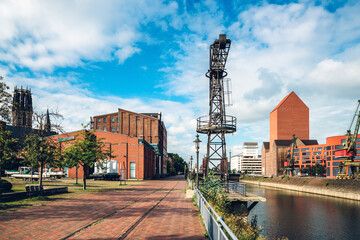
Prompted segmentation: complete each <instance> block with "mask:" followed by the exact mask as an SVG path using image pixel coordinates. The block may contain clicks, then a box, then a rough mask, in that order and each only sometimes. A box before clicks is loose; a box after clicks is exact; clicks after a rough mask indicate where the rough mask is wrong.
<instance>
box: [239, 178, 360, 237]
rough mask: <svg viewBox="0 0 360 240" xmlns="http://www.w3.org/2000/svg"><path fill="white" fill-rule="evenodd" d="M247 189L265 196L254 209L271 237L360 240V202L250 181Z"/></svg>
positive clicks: (254, 212)
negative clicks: (259, 184)
mask: <svg viewBox="0 0 360 240" xmlns="http://www.w3.org/2000/svg"><path fill="white" fill-rule="evenodd" d="M246 187H247V191H248V192H250V193H254V194H256V195H258V196H262V197H265V198H266V202H265V203H258V204H257V205H256V206H255V208H253V209H252V210H251V213H250V215H249V222H250V220H251V219H252V217H253V216H254V215H255V214H256V215H257V219H258V226H261V228H262V231H261V234H262V235H264V236H265V237H266V238H268V239H277V238H280V237H283V236H284V237H288V238H289V240H293V239H301V240H305V239H326V240H330V239H336V240H355V239H356V240H358V239H360V201H353V200H346V199H339V198H332V197H325V196H319V195H314V194H307V193H300V192H295V191H288V190H278V189H272V188H260V187H257V186H256V185H249V184H247V186H246Z"/></svg>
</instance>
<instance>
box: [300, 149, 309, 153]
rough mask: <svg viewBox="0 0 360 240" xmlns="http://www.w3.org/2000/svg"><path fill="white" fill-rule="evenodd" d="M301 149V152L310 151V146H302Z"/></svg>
mask: <svg viewBox="0 0 360 240" xmlns="http://www.w3.org/2000/svg"><path fill="white" fill-rule="evenodd" d="M301 151H302V152H306V151H310V148H302V149H301Z"/></svg>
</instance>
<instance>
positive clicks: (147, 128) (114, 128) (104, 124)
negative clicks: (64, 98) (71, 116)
mask: <svg viewBox="0 0 360 240" xmlns="http://www.w3.org/2000/svg"><path fill="white" fill-rule="evenodd" d="M92 125H93V126H92V127H93V129H96V130H102V131H107V132H113V133H119V134H124V135H127V136H131V137H136V138H139V139H144V140H145V141H146V142H148V143H150V144H151V145H152V146H153V147H154V148H155V151H156V152H157V161H156V173H157V175H166V159H167V131H166V128H165V124H164V122H163V121H162V120H161V113H135V112H131V111H128V110H124V109H121V108H119V109H118V112H116V113H109V114H104V115H98V116H94V117H93V123H92Z"/></svg>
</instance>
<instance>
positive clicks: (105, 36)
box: [0, 0, 360, 159]
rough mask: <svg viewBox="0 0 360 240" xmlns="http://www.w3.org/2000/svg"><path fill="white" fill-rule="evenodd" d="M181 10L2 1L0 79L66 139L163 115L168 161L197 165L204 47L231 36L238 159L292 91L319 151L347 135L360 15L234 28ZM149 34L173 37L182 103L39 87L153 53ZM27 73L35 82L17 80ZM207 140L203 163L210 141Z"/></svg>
mask: <svg viewBox="0 0 360 240" xmlns="http://www.w3.org/2000/svg"><path fill="white" fill-rule="evenodd" d="M179 5H180V4H179ZM179 5H178V4H177V3H174V2H169V3H167V4H163V3H162V2H161V1H155V0H154V1H145V0H144V1H106V2H101V3H100V2H96V1H93V2H88V1H87V2H83V1H77V2H73V1H55V2H54V1H52V2H51V3H50V2H47V1H31V2H30V1H22V2H21V3H19V2H16V1H2V2H1V3H0V22H1V23H2V27H1V28H0V61H1V64H2V65H0V73H1V74H2V75H4V76H5V77H7V81H9V84H10V85H11V86H13V85H15V84H17V85H23V86H30V87H31V88H32V89H33V93H34V99H35V100H36V105H38V106H39V108H40V109H45V108H46V107H47V106H51V107H54V108H55V107H56V106H58V107H59V110H60V111H61V112H62V113H63V114H64V116H66V119H65V121H64V125H66V126H67V128H68V129H69V130H73V129H78V128H79V126H80V123H82V122H84V121H88V119H89V116H93V115H96V114H102V113H107V112H114V111H116V108H117V107H121V108H125V109H129V110H132V111H137V112H149V111H155V112H162V113H163V118H164V121H165V124H166V126H167V129H168V149H169V151H174V152H178V153H180V154H183V155H184V158H186V159H188V158H189V157H190V155H191V154H192V155H194V145H193V142H192V141H193V140H194V139H195V127H196V118H197V117H198V116H201V115H207V114H208V79H207V78H206V77H205V76H204V74H205V73H206V71H207V70H208V64H209V63H208V61H209V56H208V52H209V45H210V44H211V43H212V42H213V41H214V40H215V39H216V38H217V37H218V34H219V33H227V35H228V37H229V38H230V39H231V40H232V46H231V49H230V55H229V59H228V62H227V71H228V73H229V77H230V78H231V79H232V86H233V89H232V92H233V103H234V105H233V107H231V108H228V109H227V113H228V114H230V115H234V116H236V117H237V119H238V132H237V134H235V135H234V136H231V135H229V137H227V139H228V145H227V146H228V150H229V149H233V151H234V152H233V153H232V154H233V155H234V154H236V153H237V152H236V151H237V150H238V149H240V148H239V146H241V145H242V143H243V142H244V141H266V140H268V137H269V120H268V118H269V113H270V112H271V111H272V109H273V108H274V107H275V106H276V105H277V104H278V102H279V101H280V100H281V99H282V98H283V97H285V96H286V95H287V94H288V93H289V92H291V91H293V90H294V91H295V92H296V93H297V94H298V95H299V97H300V98H302V99H303V101H304V102H305V103H306V104H307V106H308V107H309V108H310V124H311V125H310V127H311V132H310V136H311V137H312V138H316V139H318V140H319V142H324V141H325V137H327V136H332V135H337V134H342V133H343V132H345V130H346V128H347V127H348V124H349V123H348V122H349V119H350V118H351V117H352V116H351V115H352V114H353V112H352V111H353V110H354V109H353V108H354V107H355V106H354V105H355V104H356V100H357V98H359V94H358V93H359V90H360V82H359V81H360V68H359V67H358V66H359V63H360V57H359V56H360V54H359V53H360V15H359V14H358V13H359V12H360V4H359V3H355V4H353V5H345V6H344V7H343V8H339V9H337V10H336V11H335V12H329V11H327V10H325V9H324V8H323V7H322V6H314V5H313V4H312V3H311V2H307V1H304V2H300V3H296V4H295V3H291V4H287V5H282V6H280V5H275V4H274V5H273V4H267V3H264V4H262V5H258V6H252V7H251V6H250V7H249V8H247V10H245V11H243V12H241V13H239V14H238V16H237V19H231V20H229V21H230V22H231V25H230V26H228V27H226V26H225V18H226V17H228V16H227V15H226V14H224V13H223V12H222V11H221V9H219V8H217V7H216V4H214V1H207V2H206V4H204V5H202V4H201V3H198V4H195V5H194V10H193V12H188V11H187V9H186V7H183V9H179ZM178 10H179V12H181V13H178V14H176V12H177V11H178ZM210 10H211V11H210ZM147 23H153V24H155V25H156V26H158V27H159V29H162V31H171V30H173V29H175V30H176V31H175V33H174V36H173V39H171V41H173V42H174V43H176V48H173V49H166V50H165V49H164V52H163V56H162V57H163V59H168V58H169V56H170V57H171V58H172V59H174V60H175V63H173V62H170V63H165V64H164V67H163V68H162V69H161V71H162V72H163V73H164V74H166V80H161V81H160V82H161V83H162V85H161V86H160V87H161V89H163V91H164V92H165V93H166V94H167V95H169V96H179V97H183V98H185V99H186V101H183V102H179V101H165V100H157V99H144V98H141V97H139V98H131V99H124V98H119V97H116V96H98V95H96V93H94V92H92V91H90V90H88V89H89V88H88V86H86V85H84V83H83V81H82V80H81V78H80V77H78V76H76V74H75V75H71V74H70V73H69V74H68V75H67V76H62V77H58V76H49V74H43V75H42V71H46V72H48V73H49V72H51V71H52V70H54V69H56V68H58V67H66V66H71V67H76V66H82V67H86V65H87V64H88V63H89V62H90V63H92V62H99V61H113V60H114V59H115V60H116V61H117V62H118V63H119V64H121V63H123V62H124V61H126V60H127V59H128V58H130V57H131V56H133V55H134V54H136V53H139V52H140V51H142V49H141V47H140V45H139V43H140V42H146V43H148V44H153V43H154V42H156V37H153V36H150V34H149V33H147V32H146V31H144V26H145V25H146V24H147ZM113 58H114V59H113ZM24 67H27V68H30V69H31V70H33V71H36V72H38V73H39V74H36V76H35V77H29V76H27V75H25V74H22V73H19V72H17V71H18V69H19V68H20V69H21V68H24ZM143 69H145V68H143ZM352 106H354V107H352ZM200 137H201V139H202V141H203V143H202V145H201V149H200V151H201V153H200V156H202V155H203V154H204V152H205V143H204V142H206V140H207V139H206V136H205V135H200ZM259 146H261V144H259Z"/></svg>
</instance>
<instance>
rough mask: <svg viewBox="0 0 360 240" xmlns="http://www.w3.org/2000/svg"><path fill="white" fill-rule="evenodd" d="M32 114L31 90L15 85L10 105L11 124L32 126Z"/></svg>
mask: <svg viewBox="0 0 360 240" xmlns="http://www.w3.org/2000/svg"><path fill="white" fill-rule="evenodd" d="M32 115H33V106H32V97H31V90H30V89H27V88H26V89H23V88H22V87H21V88H20V89H19V88H17V87H15V89H14V96H13V105H12V125H13V126H14V127H23V128H32Z"/></svg>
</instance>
